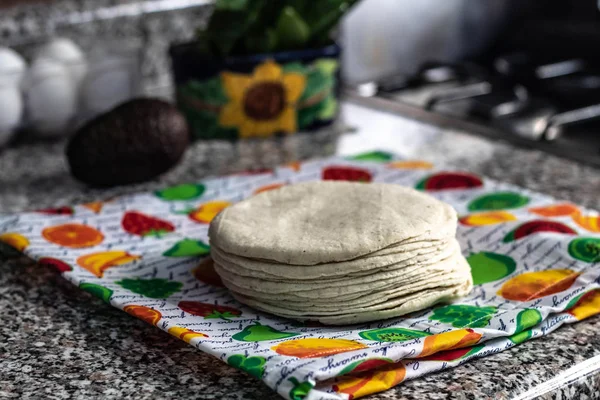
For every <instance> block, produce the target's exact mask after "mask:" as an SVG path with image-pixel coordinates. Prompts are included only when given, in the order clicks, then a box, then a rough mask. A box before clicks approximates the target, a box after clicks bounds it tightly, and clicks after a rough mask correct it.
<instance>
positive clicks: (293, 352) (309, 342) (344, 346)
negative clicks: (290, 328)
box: [272, 339, 367, 358]
mask: <svg viewBox="0 0 600 400" xmlns="http://www.w3.org/2000/svg"><path fill="white" fill-rule="evenodd" d="M365 348H367V346H365V345H364V344H362V343H358V342H355V341H353V340H348V339H295V340H289V341H287V342H283V343H279V344H278V345H277V346H274V347H273V348H272V350H274V351H275V352H277V353H279V354H281V355H284V356H290V357H298V358H314V357H324V356H330V355H333V354H338V353H344V352H347V351H353V350H360V349H365Z"/></svg>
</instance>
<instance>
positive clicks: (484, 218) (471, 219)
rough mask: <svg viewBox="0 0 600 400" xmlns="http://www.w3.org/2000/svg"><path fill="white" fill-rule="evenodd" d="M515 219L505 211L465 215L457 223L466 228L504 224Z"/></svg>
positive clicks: (515, 218)
mask: <svg viewBox="0 0 600 400" xmlns="http://www.w3.org/2000/svg"><path fill="white" fill-rule="evenodd" d="M516 220H517V217H515V216H514V215H513V214H511V213H509V212H506V211H488V212H482V213H475V214H469V215H465V216H464V217H461V218H459V220H458V222H460V223H461V224H463V225H467V226H484V225H496V224H502V223H504V222H510V221H516Z"/></svg>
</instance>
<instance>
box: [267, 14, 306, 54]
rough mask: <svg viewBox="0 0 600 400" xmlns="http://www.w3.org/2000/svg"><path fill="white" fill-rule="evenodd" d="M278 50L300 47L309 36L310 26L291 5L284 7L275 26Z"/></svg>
mask: <svg viewBox="0 0 600 400" xmlns="http://www.w3.org/2000/svg"><path fill="white" fill-rule="evenodd" d="M275 32H276V33H277V43H278V49H279V50H292V49H298V48H302V47H303V46H305V45H306V42H307V41H308V38H309V37H310V28H309V26H308V24H307V23H306V21H304V19H303V18H302V17H301V16H300V14H298V12H296V10H295V9H294V8H293V7H290V6H287V7H284V8H283V10H282V11H281V14H280V15H279V19H278V20H277V26H276V28H275Z"/></svg>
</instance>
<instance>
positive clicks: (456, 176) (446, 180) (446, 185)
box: [415, 172, 483, 191]
mask: <svg viewBox="0 0 600 400" xmlns="http://www.w3.org/2000/svg"><path fill="white" fill-rule="evenodd" d="M481 186H483V181H482V180H481V178H480V177H478V176H477V175H473V174H469V173H467V172H440V173H437V174H434V175H430V176H428V177H426V178H424V179H423V180H421V181H420V182H419V183H417V185H416V186H415V188H416V189H419V190H426V191H435V190H448V189H470V188H478V187H481Z"/></svg>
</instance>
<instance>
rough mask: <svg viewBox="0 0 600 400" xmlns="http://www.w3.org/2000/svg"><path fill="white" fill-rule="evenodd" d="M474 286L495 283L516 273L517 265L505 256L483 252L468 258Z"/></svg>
mask: <svg viewBox="0 0 600 400" xmlns="http://www.w3.org/2000/svg"><path fill="white" fill-rule="evenodd" d="M467 261H468V263H469V266H470V267H471V276H472V277H473V284H474V285H482V284H484V283H489V282H494V281H497V280H499V279H502V278H505V277H507V276H509V275H510V274H512V273H513V272H515V270H516V269H517V263H516V262H515V260H514V259H512V258H511V257H509V256H505V255H503V254H497V253H492V252H489V251H481V252H479V253H475V254H471V255H470V256H468V257H467Z"/></svg>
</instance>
